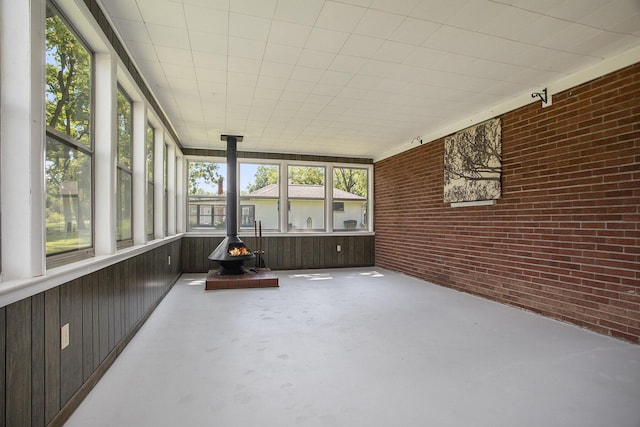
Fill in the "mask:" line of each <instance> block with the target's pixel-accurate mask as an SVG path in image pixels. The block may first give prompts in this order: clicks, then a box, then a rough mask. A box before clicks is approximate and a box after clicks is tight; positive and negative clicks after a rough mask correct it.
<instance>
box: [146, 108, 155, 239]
mask: <svg viewBox="0 0 640 427" xmlns="http://www.w3.org/2000/svg"><path fill="white" fill-rule="evenodd" d="M149 132H151V133H149ZM155 146H156V128H155V127H154V126H153V124H152V123H151V122H150V121H147V124H146V129H145V180H146V192H147V193H146V198H145V206H146V211H145V214H146V218H145V234H146V236H147V240H153V239H154V236H155V202H156V201H155V182H154V179H155V174H154V167H155V161H156V158H155Z"/></svg>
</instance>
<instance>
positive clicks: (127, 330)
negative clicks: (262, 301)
mask: <svg viewBox="0 0 640 427" xmlns="http://www.w3.org/2000/svg"><path fill="white" fill-rule="evenodd" d="M181 245H182V242H181V240H176V241H173V242H171V243H168V244H167V245H164V246H161V247H158V248H155V249H153V250H150V251H149V252H146V253H144V254H141V255H138V256H135V257H133V258H130V259H127V260H125V261H123V262H120V263H118V264H115V265H112V266H109V267H107V268H104V269H102V270H99V271H96V272H94V273H91V274H88V275H86V276H83V277H80V278H78V279H75V280H73V281H71V282H68V283H65V284H62V285H60V286H58V287H55V288H52V289H50V290H48V291H45V292H42V293H39V294H37V295H34V296H32V297H30V298H26V299H24V300H21V301H18V302H16V303H14V304H11V305H8V306H6V307H3V308H0V366H2V370H1V371H0V372H1V373H2V374H1V375H0V427H5V426H7V427H9V426H45V425H54V426H55V425H62V424H63V423H64V421H65V420H66V419H67V418H68V416H69V415H70V414H71V413H72V411H73V409H75V407H76V406H77V404H79V402H80V401H81V400H82V399H83V398H84V396H85V395H86V394H87V393H88V392H89V390H90V389H91V388H92V387H93V385H94V384H95V382H97V380H98V379H99V378H100V376H102V374H103V373H104V371H105V370H106V369H107V368H108V366H109V365H110V364H111V363H112V362H113V360H114V359H115V357H116V356H117V354H118V353H119V352H120V351H121V350H122V348H124V346H125V345H126V343H127V342H128V341H129V339H131V337H132V336H133V335H134V334H135V332H136V331H137V330H138V328H139V327H140V326H141V325H142V323H144V321H145V320H146V318H147V316H148V315H149V314H150V313H151V311H153V309H154V308H155V306H156V305H157V304H158V303H159V302H160V300H161V299H162V297H163V296H164V295H165V294H166V293H167V291H169V289H170V288H171V286H172V285H173V284H174V283H175V281H176V280H177V279H178V277H179V275H180V273H181V265H180V262H179V260H180V251H181ZM168 256H171V259H172V263H171V265H170V266H169V265H167V257H168ZM173 260H175V261H173ZM66 323H69V332H70V345H69V346H68V347H67V348H65V349H64V350H61V349H60V328H61V326H62V325H64V324H66Z"/></svg>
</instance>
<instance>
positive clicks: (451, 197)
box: [444, 118, 502, 203]
mask: <svg viewBox="0 0 640 427" xmlns="http://www.w3.org/2000/svg"><path fill="white" fill-rule="evenodd" d="M501 174H502V138H501V126H500V119H499V118H496V119H491V120H488V121H486V122H483V123H480V124H477V125H475V126H472V127H470V128H467V129H464V130H462V131H460V132H458V133H456V134H455V135H452V136H449V137H447V138H445V140H444V201H445V202H451V203H457V202H476V201H485V200H496V199H499V198H500V194H501V191H502V186H501V182H500V178H501Z"/></svg>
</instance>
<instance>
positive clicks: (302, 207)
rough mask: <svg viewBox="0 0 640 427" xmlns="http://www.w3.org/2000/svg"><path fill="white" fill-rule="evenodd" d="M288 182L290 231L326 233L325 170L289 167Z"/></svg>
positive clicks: (321, 168) (320, 167)
mask: <svg viewBox="0 0 640 427" xmlns="http://www.w3.org/2000/svg"><path fill="white" fill-rule="evenodd" d="M287 182H288V185H287V187H288V202H289V203H288V213H287V218H288V220H287V223H288V227H287V228H288V229H289V231H324V229H325V225H324V222H325V213H324V206H325V185H324V184H325V168H324V167H322V166H289V168H288V175H287Z"/></svg>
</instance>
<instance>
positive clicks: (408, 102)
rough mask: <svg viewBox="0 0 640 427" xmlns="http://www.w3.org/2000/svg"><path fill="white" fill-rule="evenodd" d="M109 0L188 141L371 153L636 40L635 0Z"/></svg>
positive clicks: (639, 13)
mask: <svg viewBox="0 0 640 427" xmlns="http://www.w3.org/2000/svg"><path fill="white" fill-rule="evenodd" d="M100 3H101V5H102V7H103V10H104V11H105V13H106V14H107V15H109V17H110V19H111V22H112V24H113V25H114V26H115V28H116V31H117V32H118V34H119V36H120V37H121V39H122V41H123V42H124V44H125V45H126V48H127V49H128V51H129V53H130V54H131V56H132V57H133V59H134V62H135V64H136V65H137V67H138V69H139V71H140V72H141V74H142V75H143V76H144V78H145V80H146V81H147V83H148V85H149V87H150V89H151V90H152V92H153V93H154V95H155V96H156V97H157V99H158V101H159V102H160V104H161V106H162V108H163V109H164V111H165V112H166V114H167V116H168V118H169V120H170V122H171V123H172V124H173V126H174V128H175V130H176V132H177V134H178V136H179V138H180V142H181V144H182V145H183V146H184V147H185V148H205V149H224V147H225V143H224V142H222V141H220V135H221V134H237V135H244V140H243V142H242V143H241V145H240V146H239V149H240V150H243V151H261V152H280V153H301V154H323V155H338V156H354V157H369V158H375V157H377V156H380V155H381V154H382V153H385V152H387V151H389V150H390V149H392V148H393V147H395V146H399V145H402V144H405V145H406V144H407V143H409V142H410V141H411V140H412V139H414V138H415V137H416V136H419V135H424V134H427V133H430V132H431V131H433V130H434V129H443V128H446V127H447V126H450V125H451V124H453V123H458V122H460V121H462V120H464V119H465V118H468V117H471V116H474V115H476V114H478V113H479V112H480V111H483V110H487V109H489V108H491V107H492V106H494V105H499V104H502V103H505V102H507V101H509V100H511V99H513V98H515V97H518V96H522V95H523V94H527V96H530V94H531V92H532V91H539V90H540V89H541V88H542V87H545V86H546V85H548V84H549V83H552V82H554V81H558V80H560V79H563V78H566V77H567V76H569V75H571V74H573V73H576V72H578V71H580V70H583V69H585V68H589V67H593V66H596V65H597V64H598V63H600V62H602V61H604V60H607V59H609V58H612V57H615V56H617V55H620V54H622V53H623V52H625V51H628V50H630V49H635V48H637V47H638V46H639V45H640V1H639V0H610V1H606V0H495V1H492V0H102V1H101V2H100ZM532 102H533V101H532Z"/></svg>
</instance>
